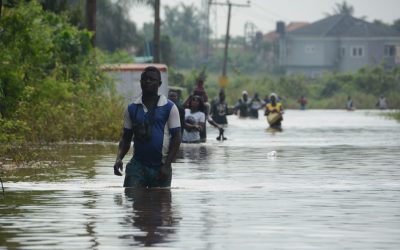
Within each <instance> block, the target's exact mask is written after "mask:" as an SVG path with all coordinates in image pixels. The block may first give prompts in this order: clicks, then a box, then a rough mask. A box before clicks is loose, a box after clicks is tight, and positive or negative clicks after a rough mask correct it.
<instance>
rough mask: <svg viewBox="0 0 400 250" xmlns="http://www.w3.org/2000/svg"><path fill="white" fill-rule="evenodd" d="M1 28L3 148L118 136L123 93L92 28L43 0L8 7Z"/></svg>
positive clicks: (0, 134)
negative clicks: (47, 7)
mask: <svg viewBox="0 0 400 250" xmlns="http://www.w3.org/2000/svg"><path fill="white" fill-rule="evenodd" d="M0 32H1V33H0V51H1V53H0V118H1V120H0V121H1V124H0V144H2V147H3V149H4V148H8V147H9V146H10V145H14V144H23V143H25V142H30V143H48V142H57V141H82V140H117V138H118V137H119V136H120V130H121V117H122V114H123V106H122V101H121V100H120V98H119V96H117V94H116V92H115V89H114V85H113V82H112V81H111V80H110V79H109V78H107V77H106V76H105V74H104V73H103V72H102V71H101V70H100V68H99V67H98V65H99V62H98V59H97V58H96V53H95V51H94V49H93V48H92V46H91V43H90V39H91V36H92V35H91V33H90V32H88V31H86V30H78V29H77V28H76V27H74V26H72V25H70V24H69V23H68V22H67V20H66V19H65V18H64V17H63V16H59V15H56V14H54V13H50V12H45V11H43V10H42V7H41V5H40V4H38V3H37V2H36V1H29V2H25V1H20V2H19V3H18V4H17V5H16V6H15V7H14V8H3V12H2V17H1V19H0ZM98 53H99V52H98ZM100 53H101V52H100ZM108 57H111V56H110V55H106V56H103V57H101V58H100V59H101V60H106V59H104V58H108Z"/></svg>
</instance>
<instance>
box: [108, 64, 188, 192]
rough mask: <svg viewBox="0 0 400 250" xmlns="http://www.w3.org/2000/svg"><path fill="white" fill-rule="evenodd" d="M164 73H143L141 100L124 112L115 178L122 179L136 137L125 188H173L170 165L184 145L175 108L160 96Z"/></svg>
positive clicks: (148, 69)
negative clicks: (127, 157)
mask: <svg viewBox="0 0 400 250" xmlns="http://www.w3.org/2000/svg"><path fill="white" fill-rule="evenodd" d="M161 84H162V82H161V73H160V71H159V70H158V69H157V68H156V67H153V66H150V67H147V68H145V69H144V71H143V73H142V75H141V79H140V87H141V88H142V92H143V93H142V96H140V97H139V98H138V99H136V100H135V101H134V102H133V103H132V104H130V105H129V106H128V108H127V109H126V110H125V115H124V130H123V134H122V138H121V140H120V142H119V147H118V154H117V159H116V161H115V164H114V174H115V175H119V176H121V175H122V173H121V171H122V170H123V162H122V159H123V158H124V156H125V155H126V153H127V152H128V151H129V148H130V145H131V140H132V137H133V142H134V143H133V147H134V148H133V152H134V153H133V157H132V159H131V160H130V161H129V163H128V164H127V165H126V170H125V174H126V175H125V181H124V187H132V188H151V187H170V186H171V179H172V168H171V163H172V161H173V159H174V158H175V156H176V153H177V152H178V149H179V145H180V143H181V124H180V119H179V111H178V108H177V107H176V105H175V104H174V103H173V102H172V101H170V100H168V99H167V98H166V97H165V96H163V95H158V88H159V87H160V86H161Z"/></svg>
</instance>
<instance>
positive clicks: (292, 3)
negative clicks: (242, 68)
mask: <svg viewBox="0 0 400 250" xmlns="http://www.w3.org/2000/svg"><path fill="white" fill-rule="evenodd" d="M205 1H207V0H205ZM181 2H184V3H185V4H186V5H189V4H193V5H195V6H196V7H197V8H199V9H200V8H201V5H202V2H204V0H185V1H182V0H161V6H162V7H161V18H163V6H165V5H170V6H176V5H179V4H180V3H181ZM213 2H217V1H216V0H214V1H213ZM218 2H222V3H226V0H218ZM231 2H232V3H237V4H246V3H247V0H231ZM342 2H343V0H251V1H250V7H248V8H243V7H233V8H232V19H231V29H230V32H231V35H234V36H235V35H243V34H244V25H245V24H246V23H247V22H251V23H253V24H254V25H255V26H256V27H257V30H259V31H261V32H263V33H267V32H269V31H271V30H274V29H275V25H276V22H277V21H280V20H282V21H285V22H286V23H289V22H296V21H306V22H315V21H317V20H320V19H322V18H324V17H326V13H332V12H333V8H334V7H335V3H342ZM347 3H348V4H349V5H351V6H353V7H354V16H355V17H363V16H365V17H366V20H367V21H373V20H375V19H378V20H381V21H384V22H386V23H390V24H391V23H393V21H394V20H396V19H400V0H347ZM227 13H228V7H225V6H215V5H213V6H212V7H211V18H210V25H211V29H212V30H213V31H214V36H216V35H218V36H220V35H222V34H225V32H226V22H227ZM130 15H131V19H132V20H133V21H134V22H135V23H136V24H137V25H138V28H141V27H142V24H143V22H149V21H151V20H152V19H153V12H152V10H151V9H149V8H148V7H134V8H133V10H132V11H131V12H130Z"/></svg>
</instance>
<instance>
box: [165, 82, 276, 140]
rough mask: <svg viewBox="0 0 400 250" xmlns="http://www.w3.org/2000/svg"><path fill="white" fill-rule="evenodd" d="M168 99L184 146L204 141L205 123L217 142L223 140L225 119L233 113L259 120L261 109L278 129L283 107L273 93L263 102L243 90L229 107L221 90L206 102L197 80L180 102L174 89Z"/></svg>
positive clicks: (207, 98) (202, 86)
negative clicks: (216, 132) (174, 108)
mask: <svg viewBox="0 0 400 250" xmlns="http://www.w3.org/2000/svg"><path fill="white" fill-rule="evenodd" d="M168 96H169V99H170V100H172V101H173V102H174V103H175V104H176V105H177V107H178V109H179V114H180V120H181V124H182V142H183V143H200V142H205V141H206V137H207V136H206V127H207V126H206V123H209V124H210V125H212V126H213V127H215V128H217V129H218V130H219V135H218V137H217V140H226V139H227V138H226V137H225V136H224V129H225V128H226V126H227V125H228V119H227V116H228V115H232V114H236V115H237V116H238V117H239V118H254V119H258V115H259V110H262V109H264V110H265V112H264V115H265V116H267V117H269V116H270V115H271V116H274V119H272V120H270V119H267V120H268V122H269V123H270V126H271V127H274V128H280V127H281V121H282V120H283V118H282V114H283V105H282V103H281V102H280V98H279V97H278V95H276V94H275V93H272V94H271V95H270V96H269V98H268V100H262V99H261V98H260V97H259V96H258V94H257V93H255V94H254V96H253V97H252V98H249V96H248V92H247V91H245V90H244V91H243V92H242V96H241V98H240V99H239V100H238V101H237V102H236V104H235V105H234V106H233V107H232V108H229V107H228V104H227V102H226V96H225V91H224V89H221V90H220V91H219V93H218V96H216V97H215V98H213V99H212V100H211V101H209V97H208V95H207V93H206V91H205V89H204V80H203V79H201V78H200V79H198V81H197V84H196V87H195V89H194V91H193V92H192V94H191V95H190V96H189V97H188V99H187V100H186V101H184V102H183V103H181V102H180V101H179V98H178V96H179V93H178V92H177V91H176V90H170V91H169V95H168Z"/></svg>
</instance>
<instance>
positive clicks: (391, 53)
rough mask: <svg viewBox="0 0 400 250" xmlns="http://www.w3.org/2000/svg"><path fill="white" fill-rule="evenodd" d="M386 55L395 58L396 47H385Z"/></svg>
mask: <svg viewBox="0 0 400 250" xmlns="http://www.w3.org/2000/svg"><path fill="white" fill-rule="evenodd" d="M384 55H385V56H395V55H396V46H395V45H385V47H384Z"/></svg>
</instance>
